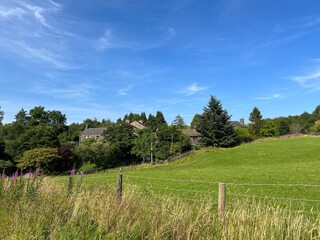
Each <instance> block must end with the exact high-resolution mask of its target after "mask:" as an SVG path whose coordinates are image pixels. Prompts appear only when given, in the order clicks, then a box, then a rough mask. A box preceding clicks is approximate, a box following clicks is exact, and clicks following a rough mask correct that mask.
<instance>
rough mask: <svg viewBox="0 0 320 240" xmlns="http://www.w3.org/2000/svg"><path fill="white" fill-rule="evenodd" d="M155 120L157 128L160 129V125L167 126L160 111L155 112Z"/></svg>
mask: <svg viewBox="0 0 320 240" xmlns="http://www.w3.org/2000/svg"><path fill="white" fill-rule="evenodd" d="M155 120H156V125H157V128H160V127H161V126H162V125H167V122H166V120H165V118H164V116H163V113H162V112H160V111H157V113H156V119H155Z"/></svg>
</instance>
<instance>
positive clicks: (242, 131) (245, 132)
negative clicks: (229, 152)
mask: <svg viewBox="0 0 320 240" xmlns="http://www.w3.org/2000/svg"><path fill="white" fill-rule="evenodd" d="M234 131H235V133H236V134H237V138H238V140H239V142H240V143H247V142H252V141H253V140H254V139H255V137H254V136H253V135H252V134H251V131H250V130H249V128H240V127H235V128H234Z"/></svg>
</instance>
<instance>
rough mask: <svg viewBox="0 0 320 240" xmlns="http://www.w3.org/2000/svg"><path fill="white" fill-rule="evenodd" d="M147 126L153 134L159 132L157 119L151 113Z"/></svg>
mask: <svg viewBox="0 0 320 240" xmlns="http://www.w3.org/2000/svg"><path fill="white" fill-rule="evenodd" d="M146 126H147V127H148V128H150V130H151V131H152V132H155V131H156V130H157V123H156V118H155V116H153V115H152V114H151V113H150V114H149V117H148V121H147V122H146Z"/></svg>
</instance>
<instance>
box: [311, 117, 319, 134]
mask: <svg viewBox="0 0 320 240" xmlns="http://www.w3.org/2000/svg"><path fill="white" fill-rule="evenodd" d="M310 132H311V133H313V134H316V135H320V120H317V121H316V122H315V123H314V125H313V126H312V127H311V128H310Z"/></svg>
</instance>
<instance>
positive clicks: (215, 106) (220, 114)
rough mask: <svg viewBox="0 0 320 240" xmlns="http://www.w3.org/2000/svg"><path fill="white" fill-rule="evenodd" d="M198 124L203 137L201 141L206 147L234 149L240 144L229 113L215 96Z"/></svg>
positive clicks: (197, 127)
mask: <svg viewBox="0 0 320 240" xmlns="http://www.w3.org/2000/svg"><path fill="white" fill-rule="evenodd" d="M197 123H198V124H197V126H196V130H197V131H198V132H199V133H200V134H201V135H202V137H201V138H200V141H201V143H202V144H204V146H213V147H233V146H235V145H236V144H237V143H238V141H237V138H236V137H237V136H236V134H235V132H234V129H233V126H231V124H230V116H229V115H228V112H227V111H226V110H223V109H222V104H221V102H220V101H219V100H217V99H216V98H215V97H213V96H211V98H210V101H209V103H208V106H207V107H204V112H203V114H202V115H201V116H200V117H199V121H198V122H197Z"/></svg>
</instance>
